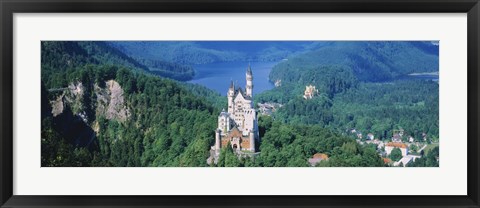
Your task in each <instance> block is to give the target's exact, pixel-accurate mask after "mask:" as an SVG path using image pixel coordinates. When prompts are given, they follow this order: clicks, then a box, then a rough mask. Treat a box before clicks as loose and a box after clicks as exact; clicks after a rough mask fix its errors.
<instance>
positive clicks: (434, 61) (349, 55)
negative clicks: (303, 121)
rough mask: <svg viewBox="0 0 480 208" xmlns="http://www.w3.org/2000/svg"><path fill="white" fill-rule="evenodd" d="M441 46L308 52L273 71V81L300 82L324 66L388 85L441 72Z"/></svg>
mask: <svg viewBox="0 0 480 208" xmlns="http://www.w3.org/2000/svg"><path fill="white" fill-rule="evenodd" d="M438 60H439V59H438V46H435V45H433V44H432V43H430V42H407V41H361V42H360V41H359V42H357V41H350V42H349V41H342V42H329V43H328V44H327V45H326V46H323V47H320V48H318V49H315V50H313V51H310V52H306V53H303V54H300V55H297V56H295V57H291V58H289V60H288V61H284V62H281V63H280V64H278V65H277V66H275V67H274V68H273V69H272V72H271V73H270V77H269V78H270V80H272V81H276V80H281V81H282V82H283V83H285V82H297V81H298V80H302V79H305V78H306V77H307V76H309V75H308V74H307V73H306V72H308V71H311V70H315V69H317V68H319V67H321V66H329V65H336V66H339V67H345V68H349V69H350V70H351V71H352V72H353V73H354V74H355V75H356V76H357V78H358V79H359V80H361V81H386V80H391V79H394V78H397V77H400V76H404V75H407V74H410V73H414V72H434V71H438V67H439V65H438V63H439V62H438Z"/></svg>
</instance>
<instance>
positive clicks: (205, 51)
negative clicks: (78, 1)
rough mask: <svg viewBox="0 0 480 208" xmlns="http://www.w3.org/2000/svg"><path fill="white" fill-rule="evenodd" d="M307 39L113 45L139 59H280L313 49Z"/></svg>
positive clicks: (186, 61) (180, 61) (198, 61)
mask: <svg viewBox="0 0 480 208" xmlns="http://www.w3.org/2000/svg"><path fill="white" fill-rule="evenodd" d="M312 43H313V42H307V41H118V42H116V41H114V42H109V44H110V45H112V46H113V47H115V48H117V49H119V50H121V51H122V52H124V53H125V54H127V55H129V56H131V57H134V58H136V59H149V60H161V61H167V62H174V63H177V64H205V63H214V62H226V61H277V60H281V59H284V58H287V57H288V56H291V55H293V54H295V53H299V52H304V51H305V50H308V49H311V48H312V47H315V46H312Z"/></svg>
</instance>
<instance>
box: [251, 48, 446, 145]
mask: <svg viewBox="0 0 480 208" xmlns="http://www.w3.org/2000/svg"><path fill="white" fill-rule="evenodd" d="M432 71H433V72H436V71H438V46H436V45H433V44H432V43H430V42H330V43H329V44H327V45H324V46H323V47H320V48H319V49H316V50H314V51H312V52H306V53H303V54H300V55H297V56H295V57H293V58H290V59H289V60H288V61H283V62H280V63H279V64H278V65H276V66H275V67H274V68H273V69H272V71H271V73H270V79H271V80H273V81H276V82H277V83H278V85H277V87H276V88H274V89H272V90H270V91H266V92H263V93H261V94H259V95H258V96H256V98H255V99H256V102H257V103H268V102H273V103H279V104H282V107H281V108H279V109H278V111H277V112H275V113H274V114H273V116H274V117H275V118H276V119H278V120H280V121H283V122H285V123H290V124H317V125H321V126H323V127H328V128H332V129H336V130H337V131H339V132H345V131H346V130H348V129H357V130H359V131H361V132H368V133H373V134H374V135H376V137H380V138H383V139H389V138H390V137H391V136H392V135H393V131H394V130H398V129H408V134H409V135H411V136H413V137H415V138H422V135H423V134H428V135H430V137H431V138H433V139H434V140H436V139H437V138H438V136H439V132H438V122H439V113H438V98H439V97H438V95H439V88H438V83H437V82H434V81H427V80H420V79H413V78H408V77H407V78H405V77H406V76H407V75H408V74H410V73H414V72H432ZM404 78H405V79H404ZM309 85H312V86H315V87H316V89H317V90H318V92H317V93H315V96H314V98H313V99H304V98H303V97H302V96H303V95H304V91H305V87H306V86H309Z"/></svg>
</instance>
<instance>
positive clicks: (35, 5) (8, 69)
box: [0, 0, 480, 207]
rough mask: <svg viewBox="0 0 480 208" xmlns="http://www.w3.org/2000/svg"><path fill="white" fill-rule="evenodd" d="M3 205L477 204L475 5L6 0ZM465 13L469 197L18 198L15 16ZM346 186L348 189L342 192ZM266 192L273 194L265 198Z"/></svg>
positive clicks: (469, 0) (368, 0)
mask: <svg viewBox="0 0 480 208" xmlns="http://www.w3.org/2000/svg"><path fill="white" fill-rule="evenodd" d="M0 10H1V29H0V30H1V31H2V32H1V33H0V35H1V37H0V38H1V42H0V44H1V45H0V46H1V54H0V63H1V75H0V76H1V83H0V89H1V90H0V100H1V102H0V116H1V122H2V123H1V127H0V139H1V142H0V174H1V175H0V204H1V205H2V207H173V206H175V207H228V206H232V207H372V206H377V207H384V206H392V207H480V205H479V204H480V202H479V199H480V194H479V185H480V183H479V181H480V180H479V177H480V174H479V163H480V160H479V154H478V151H479V150H480V146H479V142H478V140H479V138H480V134H479V131H480V128H479V127H478V119H479V113H480V112H479V102H478V101H479V96H478V95H479V93H480V91H479V87H480V85H479V81H480V76H479V75H480V74H479V70H480V68H479V60H480V53H479V48H480V43H479V35H480V33H479V32H480V29H479V20H480V17H479V13H480V4H479V1H478V0H403V1H402V0H383V1H379V0H336V1H331V0H300V1H296V0H255V1H253V0H229V1H226V0H224V1H220V0H176V1H175V0H140V1H136V0H85V1H78V0H73V1H67V0H1V1H0ZM117 12H119V13H156V12H164V13H187V12H195V13H196V12H213V13H218V12H222V13H224V12H229V13H230V12H231V13H257V12H265V13H280V12H282V13H283V12H287V13H307V12H308V13H311V12H313V13H317V12H328V13H343V12H346V13H350V12H353V13H419V12H424V13H467V14H468V16H467V18H468V21H467V25H468V149H467V153H468V161H467V163H468V170H467V171H468V188H467V189H468V194H467V195H466V196H371V195H364V196H24V195H21V196H20V195H13V194H12V193H13V192H12V191H13V179H14V175H13V159H12V158H13V150H12V144H13V138H14V135H13V121H14V119H15V118H14V117H13V113H12V111H13V109H14V108H15V106H14V103H13V92H14V89H13V40H14V37H13V15H14V13H117ZM345 188H348V187H345ZM266 194H268V193H266Z"/></svg>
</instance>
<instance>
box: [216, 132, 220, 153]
mask: <svg viewBox="0 0 480 208" xmlns="http://www.w3.org/2000/svg"><path fill="white" fill-rule="evenodd" d="M220 137H221V136H220V129H217V130H216V131H215V154H216V155H219V154H220V140H221V138H220Z"/></svg>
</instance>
